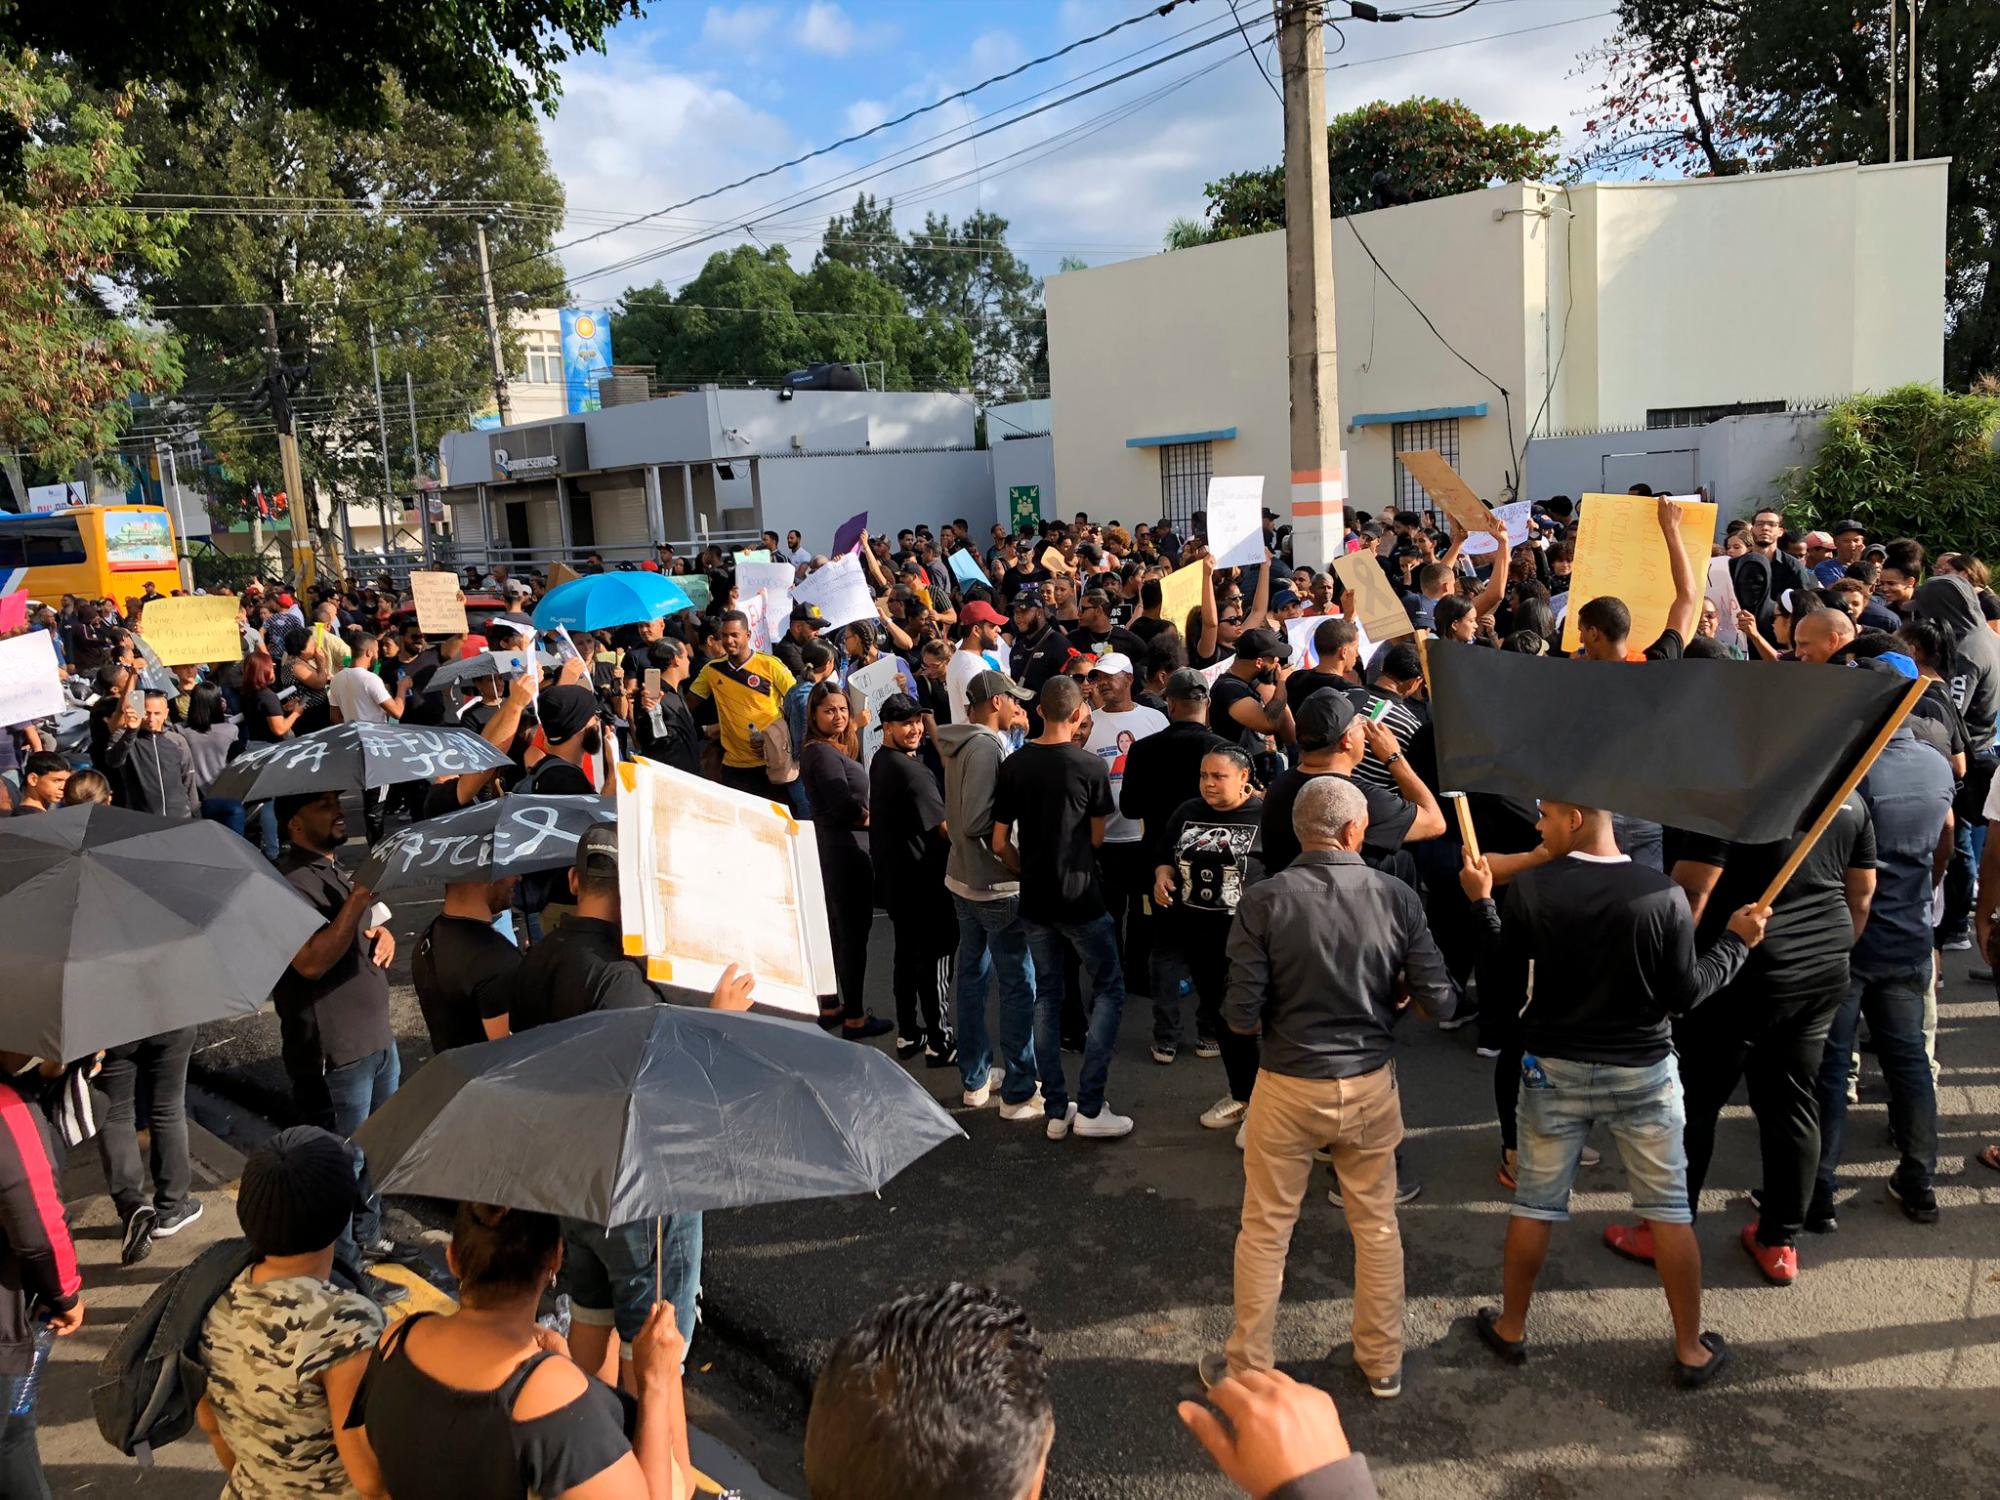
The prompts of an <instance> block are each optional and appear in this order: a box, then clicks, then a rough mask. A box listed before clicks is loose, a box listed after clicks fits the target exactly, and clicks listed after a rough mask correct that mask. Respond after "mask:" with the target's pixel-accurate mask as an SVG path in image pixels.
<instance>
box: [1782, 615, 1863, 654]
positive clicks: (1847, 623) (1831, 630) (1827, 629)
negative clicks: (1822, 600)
mask: <svg viewBox="0 0 2000 1500" xmlns="http://www.w3.org/2000/svg"><path fill="white" fill-rule="evenodd" d="M1853 640H1854V621H1853V620H1852V619H1850V618H1849V617H1848V615H1847V612H1846V611H1845V610H1840V609H1816V610H1814V611H1813V612H1812V613H1811V614H1809V615H1807V616H1806V617H1805V618H1804V619H1802V620H1800V621H1799V622H1798V624H1796V625H1794V626H1793V627H1792V654H1793V655H1794V656H1796V657H1797V658H1798V659H1799V660H1800V661H1810V662H1824V661H1827V660H1830V659H1831V658H1832V656H1833V654H1834V653H1835V652H1837V651H1839V650H1841V649H1842V648H1843V647H1845V646H1847V645H1848V644H1850V643H1851V642H1852V641H1853Z"/></svg>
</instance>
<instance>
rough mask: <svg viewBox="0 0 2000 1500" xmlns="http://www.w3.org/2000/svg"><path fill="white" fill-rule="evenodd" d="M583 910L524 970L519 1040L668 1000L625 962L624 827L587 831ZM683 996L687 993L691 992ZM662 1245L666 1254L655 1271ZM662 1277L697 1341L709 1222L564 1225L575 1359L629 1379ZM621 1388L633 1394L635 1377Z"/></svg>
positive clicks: (582, 854)
mask: <svg viewBox="0 0 2000 1500" xmlns="http://www.w3.org/2000/svg"><path fill="white" fill-rule="evenodd" d="M569 888H570V892H571V894H572V895H573V896H574V898H575V901H576V909H575V910H574V911H572V912H571V913H570V914H569V915H568V916H566V917H564V918H563V920H562V923H561V925H560V926H558V927H557V928H556V930H555V931H554V932H552V933H551V934H549V936H547V937H545V938H543V939H542V941H540V942H539V943H537V944H535V946H534V947H533V948H531V949H530V950H529V951H528V956H527V958H526V959H525V960H524V961H523V962H522V964H521V967H520V969H519V970H518V971H516V974H515V978H514V990H513V1000H512V1003H511V1004H510V1006H509V1007H508V1010H509V1016H510V1020H511V1023H512V1026H513V1029H514V1030H515V1031H516V1032H522V1031H526V1030H528V1029H529V1028H531V1027H534V1026H542V1025H546V1024H548V1023H549V1022H552V1021H567V1020H570V1019H572V1018H574V1017H576V1016H581V1015H588V1014H589V1013H590V1012H591V1011H597V1010H624V1009H631V1008H636V1007H639V1006H646V1005H656V1004H658V1003H660V1002H661V1001H663V1000H665V999H666V995H665V994H664V993H663V992H662V991H660V990H657V989H655V988H654V987H653V986H652V984H650V983H649V982H648V981H647V979H646V975H645V971H644V970H642V969H641V968H640V967H639V966H638V964H636V963H635V962H633V961H632V960H631V959H630V958H628V957H626V956H625V937H624V930H625V929H624V922H623V907H622V905H621V903H620V901H619V898H618V829H617V828H616V827H615V826H613V825H609V824H600V825H599V826H597V827H594V828H589V829H586V830H585V831H584V835H583V837H582V838H580V839H578V840H577V844H576V859H575V861H574V862H573V863H572V864H571V866H570V870H569ZM755 984H756V980H755V979H754V978H753V977H752V976H751V975H749V974H739V973H738V972H737V968H736V965H734V964H731V965H730V966H729V967H728V968H727V969H726V970H724V971H723V975H722V978H721V979H719V980H717V981H716V985H715V990H714V992H713V993H712V994H711V995H710V996H709V999H708V1005H709V1008H710V1009H711V1010H748V1009H749V1008H750V992H751V990H752V988H753V987H754V986H755ZM680 993H682V994H686V993H687V992H686V991H681V992H680ZM656 1247H658V1248H660V1249H661V1253H663V1254H664V1255H665V1264H664V1268H663V1270H662V1271H660V1272H659V1273H656V1271H655V1268H654V1264H653V1262H654V1258H655V1251H656ZM656 1274H657V1275H658V1276H659V1277H663V1279H664V1283H665V1289H666V1296H667V1300H668V1301H669V1302H671V1303H673V1304H674V1318H675V1320H676V1326H677V1327H679V1328H681V1329H683V1330H686V1333H687V1335H688V1336H689V1337H692V1334H693V1330H694V1318H695V1296H696V1294H697V1292H698V1291H699V1289H700V1286H701V1215H700V1214H699V1213H692V1214H675V1215H674V1216H673V1217H672V1218H670V1219H668V1220H667V1224H666V1229H665V1231H664V1235H663V1236H662V1235H661V1234H660V1232H659V1231H657V1230H656V1228H655V1225H654V1221H653V1220H651V1219H648V1220H646V1221H645V1222H643V1223H638V1224H621V1225H618V1226H616V1227H614V1228H612V1229H609V1230H606V1229H604V1228H602V1227H600V1226H598V1225H593V1224H586V1223H583V1222H582V1221H580V1220H574V1219H565V1220H563V1268H562V1286H563V1289H564V1290H565V1291H567V1292H568V1293H569V1298H570V1304H571V1316H572V1317H573V1318H574V1319H575V1321H574V1323H573V1324H572V1325H571V1332H570V1351H571V1354H572V1355H573V1357H574V1358H575V1359H576V1362H577V1363H578V1364H579V1365H581V1366H582V1367H583V1368H584V1369H586V1370H589V1371H591V1372H593V1373H595V1374H598V1375H600V1376H601V1377H603V1378H604V1379H605V1380H606V1382H607V1383H620V1382H621V1375H622V1377H629V1376H630V1375H631V1369H630V1363H631V1354H632V1342H633V1340H634V1339H636V1338H637V1337H638V1336H639V1330H640V1328H641V1327H643V1326H644V1325H645V1321H646V1316H647V1314H648V1313H649V1312H651V1310H652V1305H653V1301H654V1287H655V1285H656ZM614 1330H615V1331H616V1333H617V1335H618V1337H619V1338H620V1339H622V1340H623V1344H624V1365H623V1366H622V1367H614V1363H615V1362H614V1356H613V1354H612V1334H613V1331H614ZM622 1383H623V1384H624V1386H625V1388H626V1389H627V1390H630V1389H631V1388H632V1385H631V1381H630V1379H629V1378H623V1379H622Z"/></svg>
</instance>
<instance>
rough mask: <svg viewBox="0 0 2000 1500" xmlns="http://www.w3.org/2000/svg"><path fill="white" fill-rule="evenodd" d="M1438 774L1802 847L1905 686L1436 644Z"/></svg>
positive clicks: (1860, 677) (1897, 680) (1846, 674)
mask: <svg viewBox="0 0 2000 1500" xmlns="http://www.w3.org/2000/svg"><path fill="white" fill-rule="evenodd" d="M1429 657H1430V685H1431V720H1432V723H1433V725H1434V729H1435V733H1436V736H1437V753H1438V780H1439V784H1440V785H1441V786H1443V787H1444V788H1445V789H1446V790H1449V791H1454V792H1494V793H1497V794H1499V795H1501V796H1505V797H1520V798H1534V797H1548V798H1551V799H1554V800H1558V801H1562V802H1572V803H1576V804H1578V805H1580V806H1583V807H1600V808H1604V809H1606V810H1607V811H1610V812H1620V813H1625V814H1626V815H1628V816H1630V817H1636V818H1646V819H1650V820H1651V821H1653V822H1655V823H1664V824H1666V825H1667V826H1669V827H1672V828H1684V829H1687V830H1689V831H1690V832H1694V833H1706V834H1711V835H1713V836H1715V837H1717V838H1726V839H1734V840H1737V841H1739V842H1741V843H1748V844H1761V843H1769V842H1771V841H1773V840H1776V839H1783V838H1789V837H1790V836H1791V835H1792V834H1794V833H1796V832H1797V831H1798V830H1799V828H1800V826H1801V825H1802V824H1804V823H1805V822H1806V821H1807V819H1809V818H1810V817H1811V816H1812V815H1813V814H1814V813H1815V812H1817V811H1818V810H1819V809H1820V807H1821V806H1822V805H1823V804H1824V803H1825V802H1826V800H1827V799H1828V798H1829V797H1830V796H1831V795H1832V794H1833V792H1834V790H1835V788H1836V787H1837V785H1838V784H1839V782H1840V779H1841V777H1842V776H1843V775H1845V773H1846V772H1847V771H1848V770H1849V769H1850V768H1851V767H1852V766H1853V764H1854V761H1855V758H1856V757H1857V756H1858V755H1859V754H1860V753H1861V752H1862V750H1863V749H1864V748H1866V747H1867V745H1868V744H1869V743H1870V742H1871V741H1872V740H1873V739H1874V737H1875V735H1876V734H1877V733H1878V732H1879V731H1880V730H1881V728H1882V726H1883V725H1884V724H1886V723H1887V722H1888V721H1889V719H1890V718H1891V717H1892V716H1893V715H1894V714H1895V713H1896V711H1897V708H1898V706H1899V705H1900V704H1901V702H1902V700H1903V697H1904V695H1905V694H1906V692H1907V691H1908V689H1909V686H1910V684H1909V681H1908V679H1906V678H1903V677H1901V676H1898V675H1895V674H1893V673H1889V672H1873V671H1864V670H1860V669H1857V668H1853V667H1834V666H1808V665H1804V664H1802V663H1792V662H1785V663H1779V664H1765V663H1755V664H1753V663H1742V662H1718V661H1658V662H1615V661H1610V662H1597V661H1578V660H1571V659H1568V658H1563V657H1542V656H1528V655H1525V654H1522V653H1518V652H1513V651H1493V650H1490V649H1488V648H1485V647H1482V646H1464V645H1456V644H1452V643H1447V642H1436V643H1433V644H1432V645H1431V646H1430V648H1429Z"/></svg>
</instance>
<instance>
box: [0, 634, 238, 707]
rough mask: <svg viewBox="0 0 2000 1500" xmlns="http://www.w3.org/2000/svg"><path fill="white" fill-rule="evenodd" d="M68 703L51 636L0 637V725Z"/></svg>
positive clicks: (54, 643)
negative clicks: (2, 638) (4, 638)
mask: <svg viewBox="0 0 2000 1500" xmlns="http://www.w3.org/2000/svg"><path fill="white" fill-rule="evenodd" d="M232 628H233V627H232ZM239 644H240V643H239ZM68 706H69V705H68V704H67V702H65V700H64V698H63V690H62V673H61V672H60V671H58V670H57V668H56V639H55V637H54V636H52V635H50V634H49V633H48V632H47V631H46V630H31V631H29V632H28V633H27V634H26V635H17V636H13V637H10V638H9V639H7V640H4V641H0V727H5V726H7V725H9V724H25V723H27V722H28V721H29V720H30V719H45V718H47V717H49V716H50V715H51V714H58V713H61V712H62V711H63V709H65V708H67V707H68Z"/></svg>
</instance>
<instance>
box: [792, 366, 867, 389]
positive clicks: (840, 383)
mask: <svg viewBox="0 0 2000 1500" xmlns="http://www.w3.org/2000/svg"><path fill="white" fill-rule="evenodd" d="M785 385H786V387H787V388H788V389H791V390H794V391H865V390H867V389H868V382H867V381H866V380H865V379H864V378H863V377H862V374H861V366H859V365H835V364H818V365H807V366H806V367H805V368H804V369H803V370H794V371H792V373H791V374H789V375H787V376H786V377H785Z"/></svg>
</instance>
